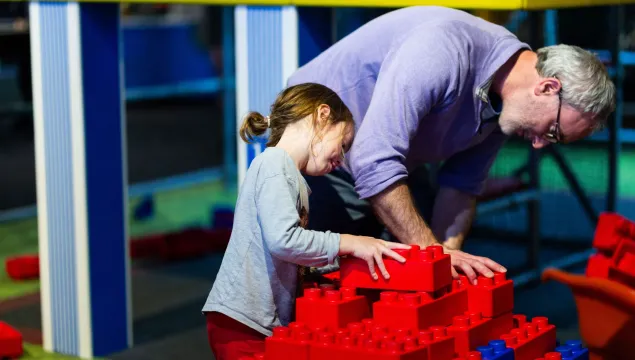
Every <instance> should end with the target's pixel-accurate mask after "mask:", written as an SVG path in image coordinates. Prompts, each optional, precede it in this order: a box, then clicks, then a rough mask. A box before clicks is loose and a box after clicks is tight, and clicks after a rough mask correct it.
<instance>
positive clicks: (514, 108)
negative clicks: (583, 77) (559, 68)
mask: <svg viewBox="0 0 635 360" xmlns="http://www.w3.org/2000/svg"><path fill="white" fill-rule="evenodd" d="M545 82H546V83H545ZM559 92H560V83H559V82H558V80H557V79H553V81H552V80H550V79H541V82H539V83H538V84H537V85H536V87H534V88H532V89H529V90H525V89H522V90H520V89H519V90H518V91H516V93H514V94H513V95H512V96H511V97H510V98H509V99H507V100H506V101H505V104H503V110H502V112H501V115H500V120H499V124H500V127H501V130H502V131H503V133H505V134H506V135H510V136H511V135H517V136H521V137H523V138H525V139H527V140H529V141H531V142H532V145H533V147H534V148H536V149H539V148H542V147H544V146H546V145H549V144H551V143H570V142H573V141H576V140H579V139H582V138H585V137H587V136H589V135H590V134H591V132H592V123H593V122H592V117H591V116H590V115H589V114H583V113H581V112H579V111H577V110H576V109H574V108H572V107H570V106H568V105H566V104H564V103H562V102H561V99H560V95H559Z"/></svg>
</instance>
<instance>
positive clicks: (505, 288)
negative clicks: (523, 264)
mask: <svg viewBox="0 0 635 360" xmlns="http://www.w3.org/2000/svg"><path fill="white" fill-rule="evenodd" d="M461 283H468V284H469V281H468V280H467V279H466V278H465V277H464V276H462V277H461ZM467 299H468V310H469V311H470V312H472V313H481V315H482V316H483V317H489V318H491V317H496V316H498V315H501V314H504V313H508V312H511V311H512V310H513V309H514V282H513V281H511V280H508V279H507V278H506V277H505V273H494V278H493V279H492V278H487V277H485V276H479V277H478V279H477V283H476V285H471V284H470V285H468V288H467ZM490 340H491V339H490Z"/></svg>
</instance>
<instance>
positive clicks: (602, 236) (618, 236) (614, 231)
mask: <svg viewBox="0 0 635 360" xmlns="http://www.w3.org/2000/svg"><path fill="white" fill-rule="evenodd" d="M623 238H630V239H635V222H633V221H631V220H629V219H627V218H625V217H623V216H622V215H620V214H616V213H611V212H603V213H601V214H600V216H599V219H598V224H597V226H596V228H595V235H594V237H593V247H594V248H596V249H598V250H600V251H603V252H606V253H607V254H612V253H613V252H614V251H615V249H616V248H617V245H618V244H619V242H620V240H622V239H623Z"/></svg>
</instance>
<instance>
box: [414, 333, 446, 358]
mask: <svg viewBox="0 0 635 360" xmlns="http://www.w3.org/2000/svg"><path fill="white" fill-rule="evenodd" d="M454 340H455V339H454V337H453V336H451V335H450V334H448V333H447V330H446V328H445V327H444V326H432V327H430V328H429V329H428V330H423V331H419V343H420V344H422V345H425V346H426V347H427V348H428V356H429V357H430V359H431V360H452V359H453V358H454V355H455V352H454V349H455V345H454Z"/></svg>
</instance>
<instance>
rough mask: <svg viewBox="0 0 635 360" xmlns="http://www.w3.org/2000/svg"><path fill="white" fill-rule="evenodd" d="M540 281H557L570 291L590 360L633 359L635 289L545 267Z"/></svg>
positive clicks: (613, 282)
mask: <svg viewBox="0 0 635 360" xmlns="http://www.w3.org/2000/svg"><path fill="white" fill-rule="evenodd" d="M542 280H543V281H549V280H553V281H557V282H559V283H562V284H564V285H567V286H568V287H569V288H570V289H571V291H572V292H573V296H574V298H575V303H576V307H577V309H578V319H579V324H580V334H581V336H582V341H584V342H585V344H586V346H587V348H588V349H589V356H590V359H591V360H622V359H623V360H627V359H629V360H632V359H634V358H635V357H634V356H635V355H633V345H634V344H633V343H634V342H635V289H631V288H629V287H627V286H625V285H622V284H620V283H618V282H615V281H612V280H608V279H602V278H590V277H586V276H582V275H574V274H570V273H567V272H564V271H562V270H558V269H554V268H548V269H546V270H545V271H544V272H543V273H542Z"/></svg>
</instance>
